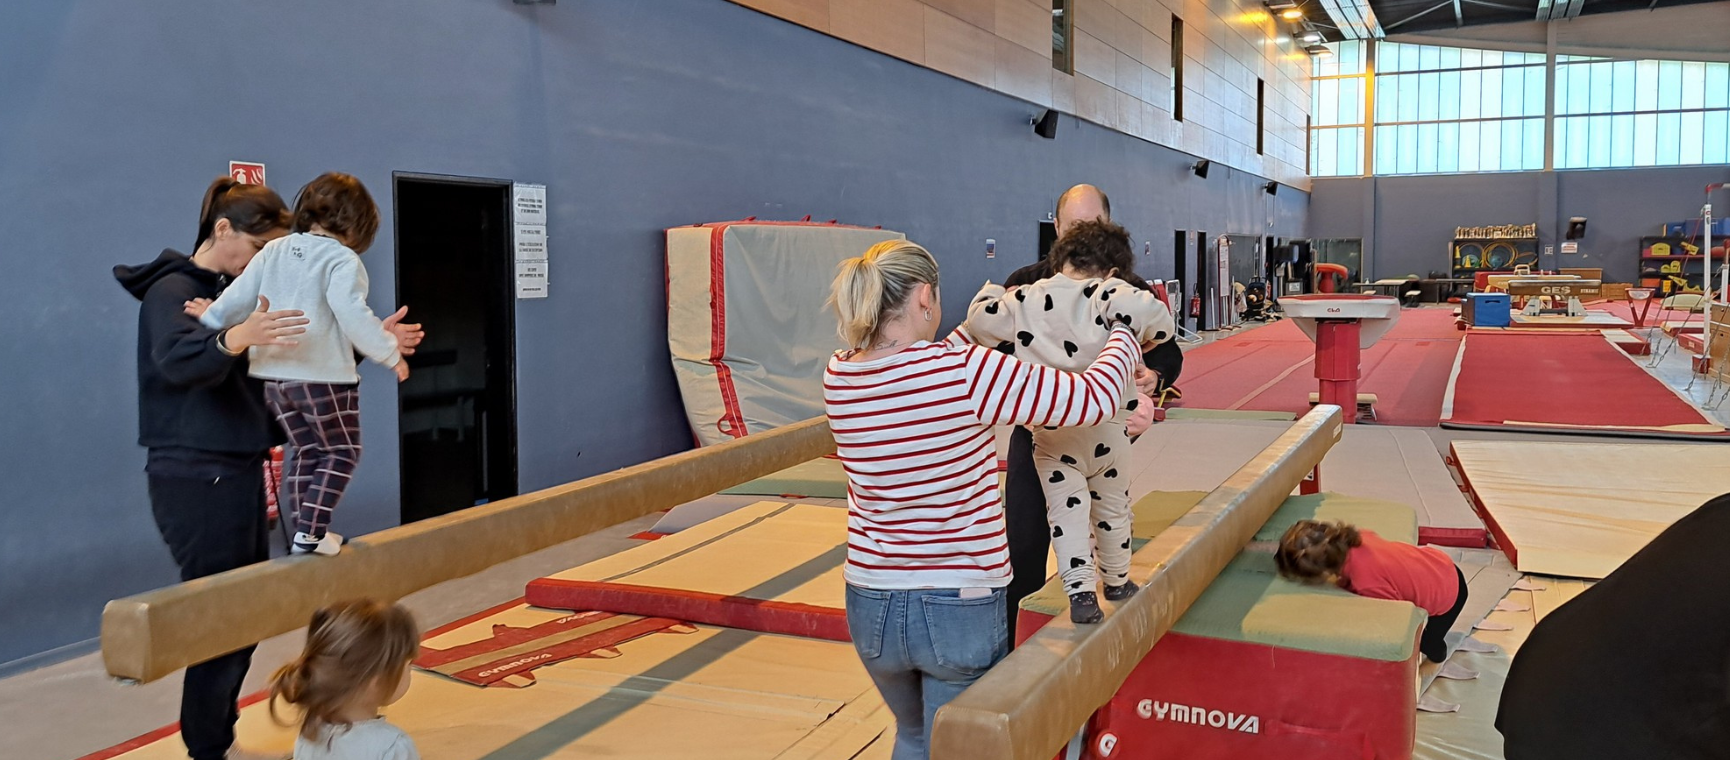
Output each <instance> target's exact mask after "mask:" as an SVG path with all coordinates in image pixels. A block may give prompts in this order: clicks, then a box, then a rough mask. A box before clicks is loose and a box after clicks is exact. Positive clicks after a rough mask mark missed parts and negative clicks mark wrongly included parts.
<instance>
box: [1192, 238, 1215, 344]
mask: <svg viewBox="0 0 1730 760" xmlns="http://www.w3.org/2000/svg"><path fill="white" fill-rule="evenodd" d="M1218 269H1219V255H1218V253H1217V252H1214V253H1212V254H1210V253H1209V251H1208V245H1207V233H1206V232H1197V233H1195V289H1194V290H1193V291H1191V292H1192V293H1194V294H1195V297H1196V298H1200V299H1201V311H1200V313H1198V314H1195V329H1197V330H1212V329H1215V328H1216V327H1217V325H1216V324H1215V323H1214V321H1213V319H1214V318H1213V306H1214V303H1213V302H1214V300H1215V298H1214V296H1215V293H1214V292H1213V288H1214V283H1213V281H1214V280H1216V279H1219V278H1218V276H1217V274H1216V273H1217V270H1218Z"/></svg>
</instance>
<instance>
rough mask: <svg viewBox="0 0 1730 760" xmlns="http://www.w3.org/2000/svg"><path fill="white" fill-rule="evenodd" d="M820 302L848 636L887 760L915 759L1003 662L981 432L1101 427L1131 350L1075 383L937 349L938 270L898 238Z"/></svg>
mask: <svg viewBox="0 0 1730 760" xmlns="http://www.w3.org/2000/svg"><path fill="white" fill-rule="evenodd" d="M831 298H832V303H833V305H834V308H835V313H836V317H837V321H838V331H839V333H840V335H841V338H842V340H843V341H845V342H846V344H847V346H848V348H847V349H846V350H843V351H839V352H837V353H836V354H835V356H834V357H832V358H831V359H830V361H829V366H828V368H827V369H826V370H825V372H824V375H823V388H824V391H823V396H824V404H825V407H826V409H827V411H828V415H829V427H830V429H831V431H832V432H833V433H834V435H835V446H836V451H837V453H838V454H839V455H840V458H841V462H842V465H843V466H844V467H845V468H846V471H847V480H848V499H847V507H848V519H847V523H848V537H847V566H846V570H845V575H846V578H847V625H848V629H849V632H850V633H851V634H852V638H853V646H854V648H855V649H856V650H857V651H858V653H859V657H860V659H861V660H863V661H864V663H865V670H866V672H868V673H870V674H871V678H872V680H873V681H874V682H875V683H876V684H877V689H878V691H880V692H882V694H883V699H884V701H885V702H886V703H887V704H888V705H889V708H890V709H891V710H892V711H893V712H894V713H895V720H896V737H895V749H894V755H893V756H894V758H895V760H914V759H916V758H924V757H927V756H928V749H927V747H928V743H929V740H930V734H931V720H932V717H933V716H934V715H935V714H936V712H937V709H938V708H939V707H942V706H943V705H944V704H946V703H948V702H949V701H950V700H951V699H954V698H955V696H956V695H957V694H960V693H961V691H962V690H963V689H965V688H967V686H968V685H969V684H971V683H973V682H974V681H975V680H977V679H978V678H979V677H980V676H981V675H983V674H984V673H985V671H986V670H989V669H990V668H991V666H992V665H994V664H996V662H997V661H998V660H999V659H1002V657H1003V656H1004V655H1005V654H1007V653H1008V651H1009V634H1008V628H1007V625H1006V623H1005V618H1006V611H1005V599H1004V587H1005V586H1006V585H1008V583H1009V580H1010V567H1009V548H1008V544H1007V543H1006V541H1005V539H1004V524H1003V504H1002V500H1001V498H1000V496H999V494H998V487H997V446H996V439H995V436H994V434H993V428H994V427H995V426H997V425H1040V426H1045V427H1071V426H1086V425H1097V424H1099V423H1100V422H1102V421H1104V420H1107V419H1110V418H1111V417H1112V416H1113V415H1114V414H1115V413H1116V412H1117V410H1118V409H1119V408H1120V406H1121V404H1122V402H1123V393H1124V388H1125V385H1126V384H1127V381H1128V380H1129V378H1130V376H1131V374H1132V373H1133V371H1134V367H1135V365H1136V363H1137V362H1138V361H1139V360H1140V353H1139V350H1138V347H1137V345H1136V342H1135V337H1134V333H1132V332H1131V331H1130V330H1129V329H1128V328H1126V327H1124V326H1122V325H1116V326H1114V328H1113V329H1112V332H1111V338H1110V339H1109V340H1108V341H1107V343H1106V346H1105V349H1104V350H1103V351H1101V352H1100V354H1099V358H1098V359H1097V360H1095V361H1094V362H1093V363H1092V364H1091V365H1090V366H1089V367H1088V368H1087V369H1086V370H1085V371H1084V372H1079V373H1076V372H1064V371H1061V370H1056V369H1052V368H1049V367H1041V366H1037V365H1033V364H1027V363H1024V362H1021V361H1017V360H1016V359H1015V358H1014V357H1012V356H1009V355H1006V354H1004V353H1001V352H998V351H994V350H990V349H986V348H981V347H979V346H975V345H972V344H971V343H970V342H969V341H967V340H965V339H964V337H963V336H960V335H957V334H951V335H950V336H949V337H948V338H947V339H945V340H943V341H941V342H939V341H937V333H938V329H939V326H940V323H941V322H942V319H943V310H942V305H941V304H940V303H939V298H938V271H937V261H936V259H934V258H933V257H932V256H931V254H930V253H929V252H928V251H926V250H925V249H924V248H921V247H920V246H918V245H916V244H914V243H911V242H908V241H903V240H890V241H885V242H882V243H878V244H877V245H875V246H872V247H871V248H870V250H867V251H866V252H865V254H864V255H863V256H860V257H858V258H853V259H848V260H847V261H845V262H843V263H842V264H841V269H840V272H839V273H838V274H837V275H836V277H835V282H834V285H833V288H832V294H831Z"/></svg>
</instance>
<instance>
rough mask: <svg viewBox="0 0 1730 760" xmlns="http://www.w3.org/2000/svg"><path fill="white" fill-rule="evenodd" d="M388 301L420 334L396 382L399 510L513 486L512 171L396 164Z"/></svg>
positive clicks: (418, 513)
mask: <svg viewBox="0 0 1730 760" xmlns="http://www.w3.org/2000/svg"><path fill="white" fill-rule="evenodd" d="M394 179H395V185H396V187H395V190H396V246H397V247H396V261H397V267H396V287H397V303H399V304H406V305H407V306H408V307H409V313H408V321H410V322H419V323H421V324H422V325H424V326H425V329H426V333H427V337H426V342H424V343H422V344H421V346H420V349H419V350H418V351H417V352H416V353H415V355H414V356H412V357H410V358H409V379H408V381H407V382H404V383H403V384H402V388H401V390H400V393H399V394H398V405H397V414H398V420H399V426H400V427H399V435H400V443H401V452H402V463H401V471H402V521H403V522H404V523H405V524H406V523H410V522H414V521H416V520H421V519H425V518H428V517H435V516H437V515H442V514H447V513H450V512H455V511H457V510H459V509H466V508H468V507H472V506H475V505H477V504H485V503H487V502H489V501H494V500H497V499H503V498H506V497H509V496H515V495H517V410H516V302H515V297H514V290H513V283H514V280H515V272H514V270H513V268H512V258H511V234H512V229H511V205H510V204H511V183H509V182H503V181H499V180H478V179H466V178H461V177H440V176H432V175H421V174H404V173H400V172H399V173H397V174H396V175H395V177H394Z"/></svg>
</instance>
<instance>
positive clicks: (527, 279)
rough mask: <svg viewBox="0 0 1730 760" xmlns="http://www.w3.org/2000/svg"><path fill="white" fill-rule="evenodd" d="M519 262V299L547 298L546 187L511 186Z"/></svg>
mask: <svg viewBox="0 0 1730 760" xmlns="http://www.w3.org/2000/svg"><path fill="white" fill-rule="evenodd" d="M511 208H512V217H513V218H512V221H513V222H515V224H516V235H515V236H514V240H515V247H516V265H517V267H516V268H517V298H546V297H547V186H546V185H525V184H520V183H519V184H517V185H515V186H513V187H512V188H511Z"/></svg>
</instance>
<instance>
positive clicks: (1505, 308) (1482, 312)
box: [1468, 293, 1514, 327]
mask: <svg viewBox="0 0 1730 760" xmlns="http://www.w3.org/2000/svg"><path fill="white" fill-rule="evenodd" d="M1468 297H1469V298H1471V299H1472V325H1473V326H1474V327H1507V326H1508V325H1510V324H1512V323H1513V321H1514V318H1513V313H1512V312H1513V305H1512V303H1511V302H1510V300H1509V298H1508V294H1507V293H1473V294H1471V295H1470V296H1468Z"/></svg>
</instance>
